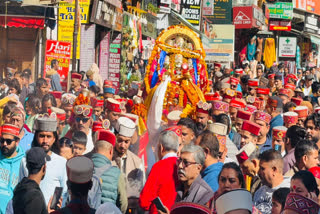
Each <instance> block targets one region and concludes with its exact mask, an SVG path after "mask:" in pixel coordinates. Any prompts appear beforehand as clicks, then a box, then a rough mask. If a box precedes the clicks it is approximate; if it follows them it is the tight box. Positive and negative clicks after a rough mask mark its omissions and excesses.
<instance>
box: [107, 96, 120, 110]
mask: <svg viewBox="0 0 320 214" xmlns="http://www.w3.org/2000/svg"><path fill="white" fill-rule="evenodd" d="M106 108H107V109H108V110H109V111H114V112H119V113H120V112H121V109H120V102H118V101H117V100H115V99H112V98H108V99H107V105H106Z"/></svg>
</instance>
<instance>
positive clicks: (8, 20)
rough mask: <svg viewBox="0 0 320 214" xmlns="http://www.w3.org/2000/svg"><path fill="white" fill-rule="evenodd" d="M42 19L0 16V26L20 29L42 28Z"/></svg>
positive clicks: (43, 21)
mask: <svg viewBox="0 0 320 214" xmlns="http://www.w3.org/2000/svg"><path fill="white" fill-rule="evenodd" d="M44 23H45V20H44V18H35V17H19V16H7V17H5V16H0V26H3V27H4V26H8V27H22V28H26V27H27V28H40V29H43V28H44Z"/></svg>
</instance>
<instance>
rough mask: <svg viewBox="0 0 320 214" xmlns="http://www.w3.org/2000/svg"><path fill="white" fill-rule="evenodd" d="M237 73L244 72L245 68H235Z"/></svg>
mask: <svg viewBox="0 0 320 214" xmlns="http://www.w3.org/2000/svg"><path fill="white" fill-rule="evenodd" d="M235 73H236V74H243V69H242V68H238V69H236V70H235Z"/></svg>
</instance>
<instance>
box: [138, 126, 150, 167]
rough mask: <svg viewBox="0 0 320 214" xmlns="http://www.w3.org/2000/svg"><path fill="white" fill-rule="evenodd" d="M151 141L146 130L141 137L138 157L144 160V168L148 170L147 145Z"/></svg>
mask: <svg viewBox="0 0 320 214" xmlns="http://www.w3.org/2000/svg"><path fill="white" fill-rule="evenodd" d="M148 143H149V133H148V131H146V132H145V133H143V134H142V135H141V136H140V139H139V152H138V157H139V158H140V159H142V158H143V160H144V168H145V169H146V170H147V168H148V156H147V149H146V148H147V145H148Z"/></svg>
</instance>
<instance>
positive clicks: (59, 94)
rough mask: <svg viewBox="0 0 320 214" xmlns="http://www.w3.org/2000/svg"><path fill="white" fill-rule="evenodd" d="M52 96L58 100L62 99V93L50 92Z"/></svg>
mask: <svg viewBox="0 0 320 214" xmlns="http://www.w3.org/2000/svg"><path fill="white" fill-rule="evenodd" d="M50 94H52V95H53V96H54V97H55V98H56V99H61V97H62V91H50Z"/></svg>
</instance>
